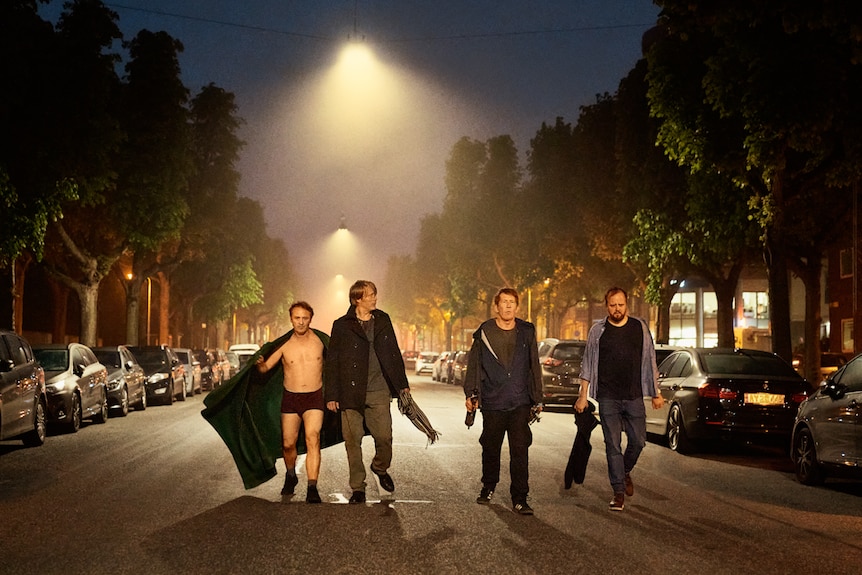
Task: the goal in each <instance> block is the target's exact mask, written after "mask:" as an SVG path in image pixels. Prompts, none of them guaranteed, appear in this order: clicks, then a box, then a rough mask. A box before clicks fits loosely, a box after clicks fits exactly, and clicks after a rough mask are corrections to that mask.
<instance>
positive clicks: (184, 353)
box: [171, 347, 201, 397]
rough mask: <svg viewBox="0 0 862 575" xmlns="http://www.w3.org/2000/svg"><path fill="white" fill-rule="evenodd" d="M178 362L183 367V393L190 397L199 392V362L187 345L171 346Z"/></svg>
mask: <svg viewBox="0 0 862 575" xmlns="http://www.w3.org/2000/svg"><path fill="white" fill-rule="evenodd" d="M171 349H172V350H173V351H174V353H175V354H177V358H178V359H179V360H180V363H181V364H183V367H184V368H185V369H184V370H183V371H184V372H185V394H186V397H192V396H194V395H195V394H196V393H200V392H201V364H200V362H199V361H198V360H197V358H196V357H195V354H194V353H192V350H190V349H189V348H187V347H172V348H171Z"/></svg>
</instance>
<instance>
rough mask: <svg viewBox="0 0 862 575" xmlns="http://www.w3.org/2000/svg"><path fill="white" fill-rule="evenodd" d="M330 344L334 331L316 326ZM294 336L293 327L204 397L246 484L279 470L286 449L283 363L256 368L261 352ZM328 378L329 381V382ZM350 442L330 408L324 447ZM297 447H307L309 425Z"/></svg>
mask: <svg viewBox="0 0 862 575" xmlns="http://www.w3.org/2000/svg"><path fill="white" fill-rule="evenodd" d="M313 331H314V333H316V334H317V336H318V337H319V338H320V340H321V341H322V342H323V346H324V356H325V355H326V349H327V348H328V347H329V336H328V335H326V334H325V333H323V332H321V331H317V330H316V329H315V330H313ZM292 335H293V330H290V331H289V332H287V333H286V334H284V335H283V336H281V337H280V338H278V339H276V340H275V341H271V342H267V343H265V344H264V345H263V346H262V347H261V348H260V350H259V351H258V352H257V353H255V354H254V356H252V357H251V358H250V359H249V360H248V363H246V364H245V366H244V367H243V368H242V369H241V370H240V371H239V373H237V374H236V375H235V376H233V377H232V378H230V380H228V381H227V382H226V383H224V384H223V385H221V386H219V387H217V388H216V389H214V390H212V391H211V392H210V393H209V394H208V395H207V396H206V398H205V399H204V405H205V406H206V407H205V408H204V410H203V411H202V412H201V415H203V417H204V419H206V420H207V421H208V422H209V423H210V425H212V426H213V427H214V428H215V430H216V431H217V432H218V434H219V435H220V436H221V438H222V440H223V441H224V442H225V445H227V447H228V449H229V450H230V452H231V455H233V459H234V462H235V463H236V467H237V469H238V470H239V474H240V475H241V476H242V482H243V485H245V488H246V489H251V488H253V487H257V486H258V485H260V484H261V483H264V482H266V481H269V480H270V479H272V478H273V477H275V475H276V471H275V462H276V460H277V459H278V458H279V457H281V456H282V451H281V398H282V394H283V390H284V372H283V369H282V366H281V362H278V364H276V366H275V367H273V368H272V369H271V370H269V371H268V372H266V373H264V374H262V373H260V372H258V370H257V368H256V367H255V361H257V358H258V357H259V356H263V357H264V358H266V357H269V356H270V354H272V352H274V351H275V350H277V349H278V348H279V347H281V346H282V345H283V344H284V342H286V341H287V340H288V339H290V337H291V336H292ZM325 384H326V382H324V385H325ZM342 441H344V438H343V437H342V436H341V414H339V413H333V412H331V411H329V410H328V409H325V410H324V416H323V429H322V430H321V436H320V445H321V448H324V447H329V446H331V445H335V444H337V443H341V442H342ZM296 447H297V451H298V452H299V453H300V454H302V453H305V452H306V447H305V434H304V427H303V428H300V432H299V438H298V440H297V446H296Z"/></svg>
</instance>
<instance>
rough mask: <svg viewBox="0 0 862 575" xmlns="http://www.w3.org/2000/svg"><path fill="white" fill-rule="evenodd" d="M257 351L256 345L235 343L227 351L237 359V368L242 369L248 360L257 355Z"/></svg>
mask: <svg viewBox="0 0 862 575" xmlns="http://www.w3.org/2000/svg"><path fill="white" fill-rule="evenodd" d="M259 349H260V346H259V345H257V344H256V343H235V344H233V345H232V346H230V347H229V348H228V351H231V352H233V353H235V354H236V356H237V357H238V358H239V368H240V369H242V368H243V367H245V364H246V363H247V362H248V360H249V358H250V357H251V356H253V355H254V354H255V353H257V350H259Z"/></svg>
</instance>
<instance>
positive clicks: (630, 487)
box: [626, 473, 635, 497]
mask: <svg viewBox="0 0 862 575" xmlns="http://www.w3.org/2000/svg"><path fill="white" fill-rule="evenodd" d="M634 494H635V484H634V483H632V476H631V475H629V474H628V473H626V496H628V497H631V496H632V495H634Z"/></svg>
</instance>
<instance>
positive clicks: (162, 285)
mask: <svg viewBox="0 0 862 575" xmlns="http://www.w3.org/2000/svg"><path fill="white" fill-rule="evenodd" d="M156 275H157V276H159V341H158V342H156V343H160V344H164V345H173V342H172V341H171V339H170V326H169V325H168V323H169V321H170V305H171V283H170V280H169V279H168V276H167V275H166V274H165V273H164V272H158V273H157V274H156Z"/></svg>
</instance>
